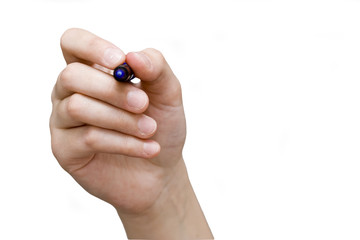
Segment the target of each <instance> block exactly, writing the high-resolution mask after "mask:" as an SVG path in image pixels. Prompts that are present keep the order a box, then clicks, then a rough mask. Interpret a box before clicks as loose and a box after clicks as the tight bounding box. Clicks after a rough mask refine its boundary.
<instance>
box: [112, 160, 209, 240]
mask: <svg viewBox="0 0 360 240" xmlns="http://www.w3.org/2000/svg"><path fill="white" fill-rule="evenodd" d="M171 179H172V180H173V181H170V182H169V183H168V184H167V185H166V187H165V188H164V190H163V191H162V193H161V195H160V196H159V199H158V200H157V201H156V203H155V204H154V205H153V206H152V207H151V208H150V209H148V210H147V211H146V212H144V213H141V214H129V213H122V212H120V211H118V213H119V216H120V218H121V220H122V222H123V225H124V227H125V230H126V233H127V236H128V238H129V239H159V240H161V239H167V240H178V239H184V240H191V239H213V236H212V233H211V230H210V228H209V226H208V224H207V221H206V219H205V216H204V214H203V212H202V210H201V207H200V205H199V202H198V200H197V198H196V195H195V193H194V190H193V188H192V186H191V183H190V181H189V178H188V175H187V173H186V168H185V164H184V162H183V161H180V162H179V166H178V167H177V170H176V171H174V175H173V176H172V177H171Z"/></svg>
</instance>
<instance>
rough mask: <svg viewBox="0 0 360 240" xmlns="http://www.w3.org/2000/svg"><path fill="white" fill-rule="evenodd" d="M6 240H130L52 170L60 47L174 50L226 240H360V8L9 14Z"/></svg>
mask: <svg viewBox="0 0 360 240" xmlns="http://www.w3.org/2000/svg"><path fill="white" fill-rule="evenodd" d="M0 26H1V28H0V35H1V37H0V69H1V71H0V112H1V118H0V141H1V142H0V239H40V240H45V239H46V240H48V239H53V240H57V239H61V240H63V239H74V240H75V239H89V240H90V239H109V240H110V239H126V235H125V233H124V231H123V228H122V225H121V222H120V220H119V219H118V216H117V215H116V212H115V211H114V209H113V208H112V207H111V206H110V205H108V204H107V203H105V202H102V201H100V200H98V199H96V198H94V197H92V196H90V195H89V194H88V193H86V192H85V191H84V190H83V189H82V188H81V187H79V186H78V185H77V183H76V182H75V181H74V180H72V178H71V177H70V176H69V175H68V174H67V173H66V172H64V171H63V170H62V169H61V167H60V166H59V165H58V163H57V162H56V160H55V158H54V157H53V156H52V153H51V149H50V135H49V130H48V119H49V115H50V112H51V103H50V94H51V90H52V86H53V84H54V83H55V81H56V78H57V75H58V73H59V72H60V71H61V70H62V69H63V68H64V66H65V63H64V61H63V59H62V55H61V51H60V47H59V38H60V36H61V34H62V33H63V32H64V31H65V30H66V29H67V28H70V27H81V28H85V29H87V30H90V31H92V32H94V33H96V34H97V35H99V36H101V37H103V38H105V39H108V40H110V41H112V42H113V43H115V44H116V45H118V46H119V47H120V48H122V49H123V50H124V51H125V52H128V51H137V50H141V49H143V48H146V47H154V48H157V49H159V50H161V51H162V52H163V54H164V55H165V56H166V58H167V60H168V62H169V63H170V65H171V66H172V68H173V70H174V72H175V73H176V75H177V76H178V78H179V79H180V81H181V83H182V86H183V93H184V96H183V97H184V103H185V110H186V117H187V123H188V137H187V142H186V146H185V153H184V155H185V160H186V163H187V166H188V169H189V173H190V177H191V180H192V183H193V186H194V188H195V191H196V194H197V196H198V198H199V201H200V203H201V206H202V208H203V210H204V212H205V215H206V217H207V220H208V222H209V224H210V226H211V228H212V231H213V233H214V235H215V237H216V238H217V239H239V240H240V239H245V240H250V239H259V240H260V239H261V240H263V239H276V240H280V239H284V240H285V239H286V240H289V239H291V240H292V239H301V240H303V239H316V240H318V239H327V240H328V239H347V240H350V239H360V191H359V190H360V171H359V170H360V163H359V160H360V151H359V149H360V148H359V147H360V109H359V106H360V95H359V91H360V83H359V80H360V71H359V70H360V67H359V66H360V1H355V0H353V1H349V0H339V1H333V0H326V1H319V0H312V1H275V0H274V1H272V0H268V1H265V0H263V1H260V0H252V1H251V0H247V1H236V0H233V1H230V0H221V1H220V0H218V1H213V0H207V1H195V0H194V1H165V0H164V1H149V0H143V1H131V0H129V1H107V0H92V1H91V0H88V1H86V0H83V1H80V0H79V1H70V0H67V1H65V0H62V1H61V0H57V1H54V0H53V1H51V0H46V1H45V0H43V1H41V0H37V1H28V0H23V1H16V0H12V1H5V0H2V1H1V2H0Z"/></svg>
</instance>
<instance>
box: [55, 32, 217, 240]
mask: <svg viewBox="0 0 360 240" xmlns="http://www.w3.org/2000/svg"><path fill="white" fill-rule="evenodd" d="M61 47H62V51H63V55H64V58H65V60H66V62H67V64H68V65H67V67H66V68H65V69H64V70H63V71H62V72H61V73H60V75H59V77H58V80H57V82H56V84H55V86H54V90H53V93H52V103H53V111H52V114H51V117H50V132H51V137H52V138H51V139H52V150H53V153H54V156H55V157H56V159H57V160H58V162H59V163H60V165H61V166H62V167H63V168H64V169H65V170H66V171H67V172H69V174H70V175H71V176H72V177H73V178H74V179H75V180H76V181H77V182H78V183H79V184H80V185H81V186H82V187H83V188H84V189H85V190H86V191H88V192H89V193H90V194H92V195H94V196H96V197H98V198H100V199H102V200H104V201H106V202H108V203H110V204H111V205H113V206H114V207H115V209H116V210H117V212H118V214H119V216H120V218H121V220H122V222H123V225H124V227H125V230H126V232H127V235H128V238H147V239H197V238H201V239H212V238H213V236H212V234H211V231H210V228H209V226H208V225H207V222H206V219H205V217H204V215H203V213H202V211H201V207H200V205H199V203H198V201H197V199H196V196H195V194H194V191H193V189H192V187H191V183H190V180H189V178H188V175H187V171H186V166H185V163H184V160H183V157H182V150H183V146H184V143H185V137H186V124H185V115H184V110H183V104H182V94H181V86H180V83H179V81H178V79H177V78H176V77H175V75H174V74H173V72H172V71H171V69H170V67H169V65H168V64H167V62H166V60H165V58H164V57H163V55H162V54H161V53H160V52H159V51H157V50H155V49H145V50H143V51H141V52H137V53H135V52H133V53H129V54H127V55H126V56H125V54H124V53H123V52H122V51H121V50H120V49H118V48H117V47H116V46H115V45H113V44H112V43H110V42H108V41H106V40H103V39H101V38H99V37H97V36H95V35H94V34H92V33H90V32H88V31H85V30H83V29H69V30H67V31H66V32H65V33H64V34H63V36H62V37H61ZM109 49H110V50H109ZM116 53H118V54H116ZM125 57H126V62H127V64H128V65H129V66H130V67H131V68H132V70H133V71H134V73H135V75H136V76H137V77H138V78H139V79H141V81H140V83H138V84H128V83H119V82H116V81H115V80H114V79H113V78H112V76H110V75H109V74H108V73H107V72H108V71H107V70H106V69H114V68H115V67H116V66H118V65H120V64H122V63H123V62H124V61H125ZM96 66H100V67H96ZM104 69H105V71H102V70H104ZM129 92H133V93H134V94H132V98H130V97H129V96H130V95H128V93H129ZM134 96H135V97H134ZM134 99H135V100H134ZM131 101H133V103H134V101H135V102H136V101H137V103H138V105H139V103H140V105H139V106H140V107H137V108H134V107H132V104H131ZM140 119H143V120H142V126H145V129H147V132H146V133H142V132H141V131H140V130H139V129H140V125H141V123H140ZM154 121H155V122H154ZM143 129H144V128H143ZM146 145H147V146H146ZM149 149H150V150H151V149H152V150H151V151H146V150H149Z"/></svg>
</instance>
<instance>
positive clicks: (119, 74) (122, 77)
mask: <svg viewBox="0 0 360 240" xmlns="http://www.w3.org/2000/svg"><path fill="white" fill-rule="evenodd" d="M113 75H114V78H115V80H116V81H119V82H130V81H131V79H133V78H135V75H134V72H133V71H132V70H131V68H130V67H129V65H127V64H126V63H123V64H122V65H120V66H118V67H116V68H115V69H114V73H113Z"/></svg>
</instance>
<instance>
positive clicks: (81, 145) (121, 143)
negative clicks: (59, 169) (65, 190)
mask: <svg viewBox="0 0 360 240" xmlns="http://www.w3.org/2000/svg"><path fill="white" fill-rule="evenodd" d="M52 134H54V135H56V138H52V140H53V141H52V149H53V151H54V155H55V156H56V157H57V158H58V159H69V160H70V161H71V160H73V159H81V158H90V157H91V156H92V155H94V154H96V153H110V154H121V155H126V156H131V157H141V158H152V157H154V156H156V155H157V154H158V153H159V152H160V145H159V144H158V143H157V142H155V141H153V140H141V139H138V138H136V137H133V136H129V135H125V134H122V133H119V132H116V131H112V130H108V129H102V128H98V127H94V126H83V127H78V128H71V129H66V130H60V129H53V131H52ZM62 149H66V151H60V150H62ZM62 164H63V165H64V166H66V165H68V164H67V163H66V162H62Z"/></svg>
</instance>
